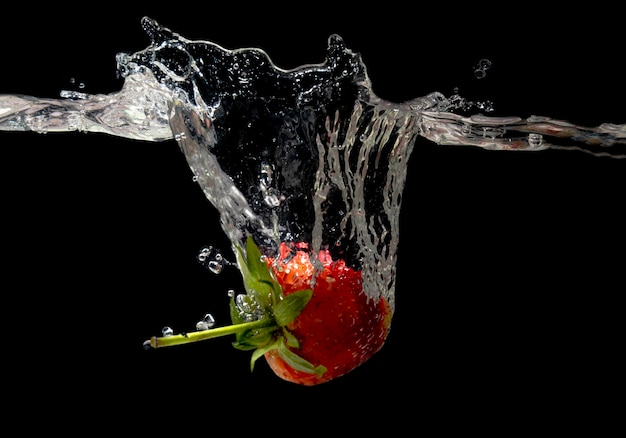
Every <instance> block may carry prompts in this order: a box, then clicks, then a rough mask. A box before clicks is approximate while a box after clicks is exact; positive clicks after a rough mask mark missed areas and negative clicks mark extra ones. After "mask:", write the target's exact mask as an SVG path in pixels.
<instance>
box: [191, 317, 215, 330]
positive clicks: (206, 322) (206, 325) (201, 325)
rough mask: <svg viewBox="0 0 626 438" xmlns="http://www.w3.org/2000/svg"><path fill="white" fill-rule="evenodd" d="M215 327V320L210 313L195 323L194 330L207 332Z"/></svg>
mask: <svg viewBox="0 0 626 438" xmlns="http://www.w3.org/2000/svg"><path fill="white" fill-rule="evenodd" d="M214 325H215V318H213V315H211V314H210V313H207V314H206V315H204V318H202V320H200V321H198V322H197V323H196V330H208V329H210V328H211V327H213V326H214Z"/></svg>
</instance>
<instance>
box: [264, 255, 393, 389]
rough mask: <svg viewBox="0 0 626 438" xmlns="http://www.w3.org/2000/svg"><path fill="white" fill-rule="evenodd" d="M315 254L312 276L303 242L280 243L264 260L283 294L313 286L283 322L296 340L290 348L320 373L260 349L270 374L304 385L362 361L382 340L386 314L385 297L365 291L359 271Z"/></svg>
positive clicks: (388, 314) (387, 319) (388, 320)
mask: <svg viewBox="0 0 626 438" xmlns="http://www.w3.org/2000/svg"><path fill="white" fill-rule="evenodd" d="M290 252H294V254H289V253H290ZM317 257H318V260H319V262H320V263H321V270H320V271H319V273H318V274H317V275H316V276H315V273H316V272H315V267H314V265H313V263H312V262H311V259H310V257H309V253H308V252H307V251H306V246H305V245H294V246H293V248H292V249H290V248H289V247H288V246H287V245H286V244H284V243H283V244H282V245H281V256H280V258H278V260H276V261H274V260H272V259H268V264H269V266H271V267H272V269H273V270H274V273H275V275H276V279H277V281H278V283H279V284H280V286H281V288H282V291H283V294H284V295H285V296H289V294H291V293H293V292H296V291H298V290H301V289H312V290H313V295H312V297H311V299H310V301H309V302H308V304H307V306H306V307H305V308H304V310H303V311H302V312H301V313H300V315H298V317H297V318H296V319H295V320H294V321H293V322H291V323H290V324H288V325H287V328H288V329H289V331H290V332H291V333H292V334H293V335H294V336H295V337H296V338H297V339H298V340H299V342H300V348H298V349H295V348H292V347H290V349H291V350H293V351H294V352H295V353H297V354H298V355H299V356H300V357H302V358H303V359H306V360H307V361H309V362H310V363H312V364H313V365H315V366H318V365H322V366H324V367H325V368H326V370H327V371H326V372H325V373H324V374H322V375H320V376H318V375H316V374H312V373H305V372H302V371H299V370H297V369H294V368H292V367H291V366H290V365H289V364H288V363H286V362H285V361H284V360H283V358H282V357H281V355H280V354H279V353H278V351H277V350H270V351H268V352H266V353H265V358H266V360H267V362H268V364H269V365H270V367H271V368H272V370H273V371H274V373H275V374H276V375H278V376H279V377H281V378H283V379H285V380H288V381H291V382H295V383H300V384H305V385H314V384H318V383H322V382H326V381H328V380H331V379H334V378H336V377H339V376H341V375H344V374H346V373H347V372H349V371H351V370H353V369H354V368H356V367H357V366H359V365H361V364H362V363H364V362H365V361H366V360H368V359H369V358H370V357H371V356H372V355H373V354H374V353H376V352H377V351H378V350H380V348H381V347H382V346H383V344H384V343H385V339H386V338H387V334H388V332H389V327H390V323H391V315H392V312H391V308H390V306H389V303H388V302H387V300H386V299H385V298H382V297H381V298H378V299H370V298H368V297H367V296H366V295H365V293H364V292H363V281H362V277H361V272H360V271H355V270H354V269H352V268H350V267H348V266H346V264H345V262H344V261H343V260H333V259H332V258H331V256H330V254H329V252H328V250H322V251H319V253H318V255H317ZM283 260H286V261H283Z"/></svg>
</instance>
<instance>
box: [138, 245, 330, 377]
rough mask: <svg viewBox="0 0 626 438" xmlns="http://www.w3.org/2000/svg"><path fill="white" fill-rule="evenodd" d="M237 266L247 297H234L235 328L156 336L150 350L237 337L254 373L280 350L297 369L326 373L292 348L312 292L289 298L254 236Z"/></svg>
mask: <svg viewBox="0 0 626 438" xmlns="http://www.w3.org/2000/svg"><path fill="white" fill-rule="evenodd" d="M237 263H238V265H239V269H240V270H241V273H242V276H243V282H244V287H245V289H246V294H242V295H239V296H232V297H231V300H230V317H231V320H232V325H228V326H223V327H217V328H210V329H206V330H198V331H195V332H191V333H183V334H178V335H168V336H163V337H156V336H153V337H152V338H150V339H149V340H148V341H146V342H145V343H144V346H146V347H152V348H160V347H169V346H173V345H181V344H186V343H191V342H197V341H203V340H206V339H213V338H218V337H222V336H227V335H235V341H234V342H233V346H234V347H235V348H237V349H239V350H253V353H252V358H251V360H250V370H251V371H252V370H254V364H255V362H256V361H257V359H259V358H260V357H262V356H263V355H264V354H265V353H267V352H269V351H272V350H276V351H277V352H278V354H279V355H280V357H281V358H282V359H283V360H284V361H285V362H286V363H287V364H288V365H289V366H290V367H292V368H293V369H295V370H298V371H302V372H306V373H311V374H317V375H318V376H321V375H322V374H324V373H325V372H326V368H325V367H324V366H321V365H319V366H314V365H313V364H312V363H310V362H309V361H307V360H305V359H304V358H302V357H300V356H298V355H297V354H296V353H294V352H293V351H292V350H291V348H295V349H298V348H300V342H299V341H298V339H297V338H296V337H295V336H294V335H293V334H292V333H291V332H290V331H289V330H288V329H287V325H288V324H290V323H291V322H293V321H294V320H295V319H296V318H297V317H298V315H300V313H301V312H302V310H304V308H305V307H306V305H307V304H308V303H309V301H310V300H311V297H312V296H313V291H312V290H311V289H303V290H299V291H297V292H293V293H291V294H289V295H287V296H285V295H283V291H282V287H281V286H280V284H279V283H278V281H277V280H276V276H275V275H274V271H273V270H272V269H271V268H270V267H269V266H268V265H267V263H266V262H265V261H264V260H263V258H262V255H261V251H260V250H259V248H258V246H257V245H256V244H255V243H254V241H253V240H252V237H251V236H248V239H247V241H246V248H245V252H244V251H243V250H242V249H241V247H238V248H237Z"/></svg>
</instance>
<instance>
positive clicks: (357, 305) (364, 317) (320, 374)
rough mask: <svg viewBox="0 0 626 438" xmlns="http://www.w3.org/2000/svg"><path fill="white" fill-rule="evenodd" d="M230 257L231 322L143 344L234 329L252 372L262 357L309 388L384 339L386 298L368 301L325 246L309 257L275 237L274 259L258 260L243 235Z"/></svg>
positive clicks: (353, 275) (356, 274)
mask: <svg viewBox="0 0 626 438" xmlns="http://www.w3.org/2000/svg"><path fill="white" fill-rule="evenodd" d="M237 256H238V258H237V263H238V266H239V269H240V271H241V273H242V276H243V281H244V285H245V288H246V294H240V295H237V296H233V297H232V299H231V319H232V323H233V324H232V325H229V326H225V327H218V328H211V329H207V330H199V331H197V332H193V333H185V334H184V335H176V336H165V337H161V338H157V337H153V338H152V339H150V341H148V345H150V346H152V347H154V348H157V347H164V346H171V345H178V344H182V343H188V342H195V341H199V340H203V339H210V338H215V337H220V336H225V335H230V334H234V335H235V336H236V339H235V342H234V343H233V346H234V347H235V348H238V349H241V350H253V353H252V358H251V362H250V364H251V369H252V370H253V369H254V364H255V362H256V361H257V360H258V359H259V358H260V357H264V358H265V359H266V361H267V363H268V364H269V366H270V368H271V369H272V371H273V372H274V373H275V374H276V375H277V376H278V377H280V378H282V379H284V380H287V381H289V382H293V383H297V384H301V385H306V386H311V385H317V384H320V383H324V382H328V381H330V380H332V379H335V378H337V377H340V376H342V375H344V374H346V373H348V372H350V371H352V370H353V369H355V368H356V367H358V366H359V365H361V364H363V363H364V362H365V361H367V360H368V359H369V358H370V357H371V356H372V355H373V354H374V353H376V352H377V351H378V350H380V348H381V347H382V346H383V344H384V343H385V340H386V338H387V335H388V333H389V328H390V324H391V317H392V313H393V312H392V308H391V306H390V304H389V302H388V301H387V299H385V298H384V297H382V296H381V297H379V298H375V299H374V298H369V297H368V296H367V295H366V294H365V292H364V291H363V281H362V277H361V272H360V271H357V270H354V269H352V268H350V267H349V266H347V265H346V263H345V262H344V261H343V260H333V259H332V257H331V255H330V253H329V252H328V251H327V250H321V251H319V252H318V253H317V254H316V256H315V257H311V254H310V252H309V249H308V245H307V244H305V243H299V244H287V243H284V242H283V243H282V244H281V245H280V251H279V254H278V255H277V256H276V257H275V258H270V257H262V256H261V253H260V251H259V248H258V247H257V246H256V244H255V243H254V242H253V240H252V238H250V237H249V238H248V240H247V243H246V250H245V252H244V251H243V250H242V249H241V248H239V250H238V254H237Z"/></svg>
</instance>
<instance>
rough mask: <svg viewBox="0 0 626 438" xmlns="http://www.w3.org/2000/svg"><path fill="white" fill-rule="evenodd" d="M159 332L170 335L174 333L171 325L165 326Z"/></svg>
mask: <svg viewBox="0 0 626 438" xmlns="http://www.w3.org/2000/svg"><path fill="white" fill-rule="evenodd" d="M161 333H162V334H163V336H172V335H173V334H174V330H173V329H172V327H169V326H165V327H163V329H162V330H161Z"/></svg>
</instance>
